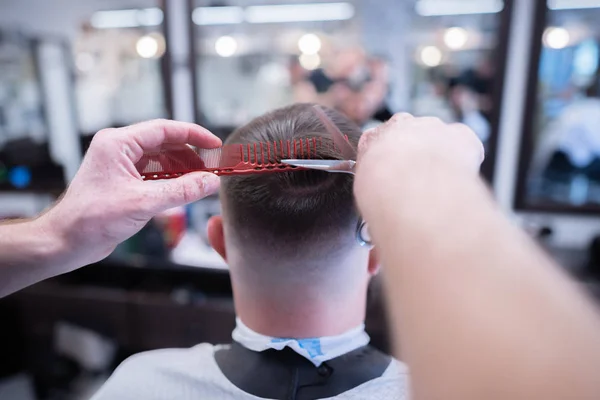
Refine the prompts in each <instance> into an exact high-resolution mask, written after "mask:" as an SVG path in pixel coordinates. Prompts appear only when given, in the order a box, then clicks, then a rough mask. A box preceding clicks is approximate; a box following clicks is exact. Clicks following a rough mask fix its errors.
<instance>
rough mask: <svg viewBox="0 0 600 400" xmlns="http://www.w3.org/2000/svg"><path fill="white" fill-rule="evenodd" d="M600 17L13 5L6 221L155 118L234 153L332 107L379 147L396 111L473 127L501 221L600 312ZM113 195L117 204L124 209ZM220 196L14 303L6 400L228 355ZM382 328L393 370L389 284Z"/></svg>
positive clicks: (460, 5)
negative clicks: (107, 140) (164, 361)
mask: <svg viewBox="0 0 600 400" xmlns="http://www.w3.org/2000/svg"><path fill="white" fill-rule="evenodd" d="M599 17H600V0H377V1H375V0H348V1H339V2H338V1H326V0H318V1H313V0H294V1H276V0H246V1H242V0H214V1H211V0H52V1H47V0H0V220H1V219H9V218H26V217H30V216H34V215H36V214H37V213H39V212H40V211H42V210H43V209H44V208H45V207H47V206H49V205H50V204H52V202H53V201H55V200H56V199H57V198H58V196H59V195H60V193H61V192H62V191H63V190H64V189H65V187H66V186H67V185H68V182H69V180H70V179H71V178H72V177H73V176H74V174H75V172H76V171H77V168H78V166H79V163H80V162H81V159H82V157H83V155H84V154H85V151H86V149H87V147H88V146H89V143H90V141H91V138H92V137H93V135H94V134H95V133H96V132H97V131H98V130H100V129H103V128H107V127H121V126H125V125H128V124H132V123H135V122H139V121H143V120H148V119H154V118H173V119H177V120H182V121H191V122H196V123H198V124H201V125H203V126H205V127H207V128H208V129H210V130H211V131H213V132H214V133H215V134H217V135H218V136H220V137H222V138H226V137H227V135H228V134H229V133H230V132H232V131H233V130H234V129H235V128H236V127H238V126H240V125H242V124H244V123H246V122H248V121H249V120H250V119H252V118H254V117H256V116H258V115H260V114H262V113H264V112H266V111H269V110H271V109H274V108H277V107H281V106H285V105H288V104H291V103H294V102H299V101H302V102H305V101H310V102H317V103H320V104H324V105H327V106H330V107H333V108H336V109H338V110H340V111H341V112H343V113H345V114H346V115H347V116H348V117H350V118H351V119H352V120H354V121H355V122H356V123H358V124H360V125H361V126H362V127H363V128H364V129H367V128H369V127H372V126H376V125H377V124H379V123H381V122H384V121H386V120H387V119H388V118H389V117H390V116H391V115H393V114H394V113H396V112H400V111H404V112H410V113H413V114H415V115H419V116H431V115H433V116H436V117H439V118H441V119H442V120H444V121H447V122H462V123H465V124H467V125H468V126H470V127H471V128H472V129H473V130H474V131H475V132H476V133H477V135H478V136H479V137H480V138H481V140H482V141H483V142H484V144H485V148H486V153H487V155H486V161H485V163H484V165H483V166H482V171H481V173H482V175H483V176H484V177H485V179H487V180H488V182H489V184H490V186H491V187H492V188H493V190H494V193H495V195H496V197H497V199H498V201H499V202H500V204H501V206H502V208H503V209H504V210H505V211H506V212H507V213H508V214H509V215H510V216H511V217H512V218H514V220H515V223H518V224H520V225H522V226H523V228H524V229H526V230H527V231H528V232H529V233H530V234H531V235H532V236H533V237H534V238H535V239H536V240H538V241H539V242H540V243H541V244H542V245H543V246H544V247H545V248H546V249H547V250H548V252H549V254H550V255H551V256H553V257H555V258H556V259H557V260H558V261H559V262H560V264H561V265H563V266H564V268H565V269H566V270H567V271H569V272H570V273H572V274H573V275H574V276H576V277H577V279H579V281H580V282H581V284H582V285H583V286H584V287H586V288H588V289H590V290H591V292H592V293H594V292H595V291H596V290H595V287H596V283H595V282H596V280H597V278H598V276H599V272H598V268H599V265H598V263H599V260H600V255H599V254H598V251H599V247H600V242H599V241H598V240H596V235H598V234H599V232H600V219H599V218H598V217H599V215H600V68H599V66H600V47H599V46H600V28H598V24H597V23H595V21H597V19H598V18H599ZM106 195H108V194H106ZM219 212H220V204H219V199H218V198H217V197H216V196H215V197H212V198H209V199H205V200H203V201H200V202H198V203H196V204H193V205H191V206H189V207H185V208H180V209H174V210H171V211H169V212H168V213H165V214H163V215H161V216H159V217H157V218H155V220H153V221H152V222H151V223H149V224H148V225H147V226H146V228H144V230H143V231H142V232H140V234H138V235H136V236H135V237H133V238H132V239H131V240H129V241H127V242H126V243H124V244H123V245H122V246H120V247H119V248H118V249H117V250H116V251H115V252H114V254H112V255H111V256H110V257H109V258H108V259H107V260H105V261H103V262H101V263H99V264H96V265H93V266H90V267H87V268H84V269H82V270H80V271H77V272H75V273H72V274H69V275H67V276H63V277H59V278H55V279H52V280H49V281H46V282H43V283H41V284H38V285H36V286H34V287H32V288H29V289H27V290H24V291H22V292H20V293H18V294H15V295H13V296H10V297H8V298H6V299H3V300H1V301H0V320H1V321H2V322H3V323H2V327H3V328H2V329H1V330H0V398H2V399H4V398H6V399H86V398H89V396H90V395H91V393H93V392H94V390H95V389H96V388H97V387H98V385H100V384H101V383H102V382H103V381H104V380H105V379H106V377H107V376H108V375H109V374H110V372H111V371H112V369H113V368H114V367H115V366H116V365H118V363H119V362H120V361H121V360H123V359H124V358H125V357H126V356H128V355H130V354H133V353H136V352H139V351H143V350H149V349H154V348H160V347H183V346H191V345H194V344H196V343H200V342H203V341H208V342H212V343H225V342H228V341H229V340H230V333H231V329H232V328H233V326H234V311H233V303H232V299H231V288H230V282H229V276H228V272H227V265H226V264H225V263H224V262H223V261H222V260H221V259H220V257H219V256H218V255H217V254H216V253H215V252H213V251H212V250H211V249H210V246H209V245H208V242H207V238H206V233H205V230H206V222H207V220H208V218H210V216H212V215H215V214H218V213H219ZM368 309H369V311H368V318H367V328H368V331H369V333H370V334H371V337H372V338H373V343H374V344H375V345H376V346H378V347H379V348H381V349H382V350H384V351H386V350H389V343H388V339H387V335H386V322H385V318H384V316H385V312H384V310H383V308H382V305H381V296H380V291H379V288H378V282H374V284H373V287H372V290H371V296H370V304H369V308H368Z"/></svg>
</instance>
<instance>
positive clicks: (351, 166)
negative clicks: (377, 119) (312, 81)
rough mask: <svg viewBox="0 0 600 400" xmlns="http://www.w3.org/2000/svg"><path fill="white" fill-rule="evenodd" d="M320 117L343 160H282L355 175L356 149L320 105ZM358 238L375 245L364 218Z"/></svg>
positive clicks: (290, 163) (358, 227)
mask: <svg viewBox="0 0 600 400" xmlns="http://www.w3.org/2000/svg"><path fill="white" fill-rule="evenodd" d="M313 108H314V110H315V112H316V113H317V115H318V116H319V119H320V120H321V122H323V124H324V125H325V128H326V129H327V131H328V132H329V133H330V134H331V137H332V138H333V142H334V144H335V145H336V147H337V148H338V149H339V150H340V153H341V155H342V157H343V158H344V159H342V160H302V159H287V160H281V162H282V163H284V164H288V165H293V166H296V167H302V168H306V169H313V170H318V171H325V172H331V173H339V174H351V175H354V174H355V173H354V170H355V168H356V161H354V160H355V159H356V155H357V153H356V149H354V147H352V145H351V144H350V143H349V142H348V140H346V138H345V137H344V134H343V133H342V132H341V131H340V129H339V128H338V127H337V126H336V125H335V124H334V123H333V122H332V121H331V119H330V118H329V117H328V116H327V114H325V112H324V111H323V110H322V109H321V107H319V106H314V107H313ZM356 240H357V241H358V243H359V244H360V245H361V246H365V247H373V242H372V240H371V235H370V234H369V229H368V227H367V222H366V221H365V220H363V219H362V218H359V220H358V224H357V226H356Z"/></svg>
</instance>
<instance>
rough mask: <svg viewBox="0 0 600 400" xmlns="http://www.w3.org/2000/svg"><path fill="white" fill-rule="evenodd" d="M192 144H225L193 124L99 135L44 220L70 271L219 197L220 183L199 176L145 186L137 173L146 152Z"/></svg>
mask: <svg viewBox="0 0 600 400" xmlns="http://www.w3.org/2000/svg"><path fill="white" fill-rule="evenodd" d="M183 144H191V145H194V146H197V147H200V148H216V147H219V146H221V140H220V139H219V138H217V137H216V136H214V135H213V134H211V133H210V132H209V131H207V130H206V129H204V128H202V127H200V126H198V125H195V124H191V123H184V122H175V121H166V120H155V121H149V122H144V123H140V124H137V125H132V126H128V127H125V128H119V129H106V130H103V131H100V132H98V133H97V134H96V135H95V136H94V139H93V140H92V143H91V145H90V147H89V150H88V152H87V154H86V156H85V158H84V160H83V163H82V165H81V168H80V169H79V171H78V172H77V174H76V176H75V178H74V179H73V181H72V182H71V184H70V186H69V188H68V189H67V191H66V192H65V194H64V196H63V198H62V199H61V200H60V201H59V202H58V203H57V204H56V205H55V206H54V207H53V208H51V209H50V210H49V211H48V212H47V213H46V214H44V215H42V217H40V219H42V220H43V221H44V222H45V224H46V226H47V228H46V230H47V231H48V232H49V234H52V235H57V237H58V238H59V240H61V241H62V242H63V246H64V247H65V248H66V253H67V255H66V256H65V263H67V264H68V268H69V269H74V268H77V267H80V266H83V265H87V264H90V263H93V262H97V261H99V260H101V259H103V258H105V257H106V256H108V255H109V254H110V253H111V252H112V251H113V250H114V249H115V247H116V246H117V245H118V244H119V243H121V242H122V241H124V240H126V239H128V238H129V237H131V236H133V235H134V234H135V233H136V232H138V231H139V230H140V229H142V227H143V226H144V225H145V224H146V223H147V222H148V221H149V220H150V219H151V218H152V217H154V216H155V215H156V214H158V213H160V212H162V211H164V210H167V209H169V208H173V207H177V206H181V205H184V204H187V203H191V202H194V201H197V200H200V199H202V198H203V197H206V196H208V195H210V194H213V193H214V192H216V191H217V189H218V187H219V178H218V177H217V176H216V175H214V174H211V173H206V172H194V173H189V174H186V175H183V176H181V177H179V178H177V179H171V180H164V181H144V180H142V178H141V176H140V174H139V173H138V171H137V170H136V168H135V164H136V162H137V161H138V160H139V159H140V158H141V157H142V154H143V153H144V152H145V151H156V150H158V149H161V148H165V147H172V146H177V145H179V146H181V145H183Z"/></svg>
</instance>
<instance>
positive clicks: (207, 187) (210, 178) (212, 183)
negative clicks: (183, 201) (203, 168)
mask: <svg viewBox="0 0 600 400" xmlns="http://www.w3.org/2000/svg"><path fill="white" fill-rule="evenodd" d="M220 185H221V179H220V178H219V177H218V176H217V175H215V174H210V173H207V174H205V175H204V176H203V177H202V186H203V187H204V191H205V193H206V194H210V193H215V192H216V191H217V190H219V186H220Z"/></svg>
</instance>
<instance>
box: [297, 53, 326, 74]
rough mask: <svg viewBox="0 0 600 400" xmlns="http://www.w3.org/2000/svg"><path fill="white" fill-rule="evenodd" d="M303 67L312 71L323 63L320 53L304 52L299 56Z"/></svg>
mask: <svg viewBox="0 0 600 400" xmlns="http://www.w3.org/2000/svg"><path fill="white" fill-rule="evenodd" d="M298 61H300V65H301V66H302V68H304V69H307V70H309V71H312V70H314V69H317V68H319V66H320V65H321V57H319V55H318V54H302V55H301V56H300V57H298Z"/></svg>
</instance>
